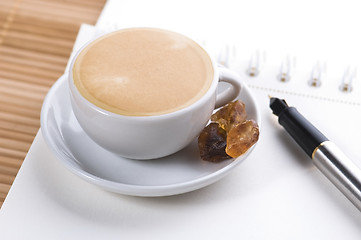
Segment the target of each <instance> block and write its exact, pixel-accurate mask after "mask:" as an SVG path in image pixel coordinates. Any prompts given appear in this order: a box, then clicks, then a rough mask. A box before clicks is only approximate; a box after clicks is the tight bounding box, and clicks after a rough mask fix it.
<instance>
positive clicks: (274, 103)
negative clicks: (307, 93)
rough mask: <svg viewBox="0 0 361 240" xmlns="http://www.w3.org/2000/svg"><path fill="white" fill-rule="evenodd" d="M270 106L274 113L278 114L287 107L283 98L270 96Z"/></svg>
mask: <svg viewBox="0 0 361 240" xmlns="http://www.w3.org/2000/svg"><path fill="white" fill-rule="evenodd" d="M270 108H271V109H272V111H273V114H274V115H276V116H279V115H280V114H281V112H282V111H283V110H285V109H286V108H288V105H287V103H286V101H285V100H283V99H279V98H275V97H270Z"/></svg>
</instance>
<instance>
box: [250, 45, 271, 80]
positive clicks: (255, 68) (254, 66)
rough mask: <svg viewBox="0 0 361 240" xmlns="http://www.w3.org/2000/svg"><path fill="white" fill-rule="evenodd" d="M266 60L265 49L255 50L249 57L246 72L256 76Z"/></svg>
mask: <svg viewBox="0 0 361 240" xmlns="http://www.w3.org/2000/svg"><path fill="white" fill-rule="evenodd" d="M265 61H266V52H265V51H262V52H261V51H259V50H257V51H256V52H255V53H254V54H253V55H252V57H251V59H250V61H249V66H248V68H247V71H246V72H247V74H248V75H249V76H251V77H255V76H257V75H258V74H259V73H260V71H261V68H262V67H263V64H264V63H265Z"/></svg>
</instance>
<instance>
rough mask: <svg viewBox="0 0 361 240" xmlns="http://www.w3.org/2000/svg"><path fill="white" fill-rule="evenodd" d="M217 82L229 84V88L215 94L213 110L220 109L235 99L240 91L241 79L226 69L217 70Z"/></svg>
mask: <svg viewBox="0 0 361 240" xmlns="http://www.w3.org/2000/svg"><path fill="white" fill-rule="evenodd" d="M219 82H226V83H229V84H230V85H231V87H230V88H228V89H226V90H225V91H223V92H221V93H219V94H217V97H216V106H215V108H219V107H222V106H223V105H226V104H227V103H229V102H230V101H233V100H234V99H236V97H238V95H239V93H240V92H241V89H242V85H241V77H240V76H239V75H238V74H237V73H235V72H234V71H231V70H229V69H227V68H219Z"/></svg>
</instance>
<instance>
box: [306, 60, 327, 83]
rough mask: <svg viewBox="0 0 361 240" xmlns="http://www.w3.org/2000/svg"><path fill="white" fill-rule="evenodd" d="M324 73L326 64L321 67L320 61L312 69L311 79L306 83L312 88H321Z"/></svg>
mask: <svg viewBox="0 0 361 240" xmlns="http://www.w3.org/2000/svg"><path fill="white" fill-rule="evenodd" d="M325 72H326V62H324V63H323V65H321V62H320V61H317V63H316V64H315V65H314V66H313V68H312V73H311V79H310V80H309V81H308V84H309V85H310V86H312V87H319V86H321V83H322V80H323V75H324V73H325Z"/></svg>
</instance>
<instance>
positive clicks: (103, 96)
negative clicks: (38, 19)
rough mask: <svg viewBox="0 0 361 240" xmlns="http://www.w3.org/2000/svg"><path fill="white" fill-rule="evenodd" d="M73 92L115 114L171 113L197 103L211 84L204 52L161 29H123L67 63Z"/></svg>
mask: <svg viewBox="0 0 361 240" xmlns="http://www.w3.org/2000/svg"><path fill="white" fill-rule="evenodd" d="M72 71H73V72H72V74H73V80H74V84H75V86H76V87H77V89H78V90H79V92H80V93H81V94H82V95H83V96H84V97H85V98H86V99H87V100H88V101H90V102H91V103H93V104H95V105H96V106H98V107H100V108H102V109H104V110H107V111H110V112H114V113H117V114H121V115H127V116H152V115H161V114H166V113H170V112H174V111H177V110H180V109H182V108H185V107H187V106H189V105H191V104H193V103H194V102H196V101H197V100H199V99H200V98H201V97H202V96H203V95H204V94H205V93H206V92H207V90H208V89H209V87H210V85H211V83H212V80H213V66H212V62H211V60H210V59H209V56H208V54H207V53H206V52H205V51H204V50H203V49H202V48H201V47H200V46H199V45H198V44H197V43H195V42H194V41H193V40H191V39H189V38H187V37H185V36H183V35H180V34H177V33H174V32H170V31H166V30H160V29H152V28H133V29H125V30H120V31H117V32H113V33H110V34H107V35H105V36H103V37H101V38H99V39H97V40H95V41H94V42H92V43H90V44H89V45H88V46H86V47H85V48H84V49H83V50H82V51H81V52H80V53H79V55H78V56H77V59H76V60H75V63H74V65H73V70H72Z"/></svg>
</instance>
